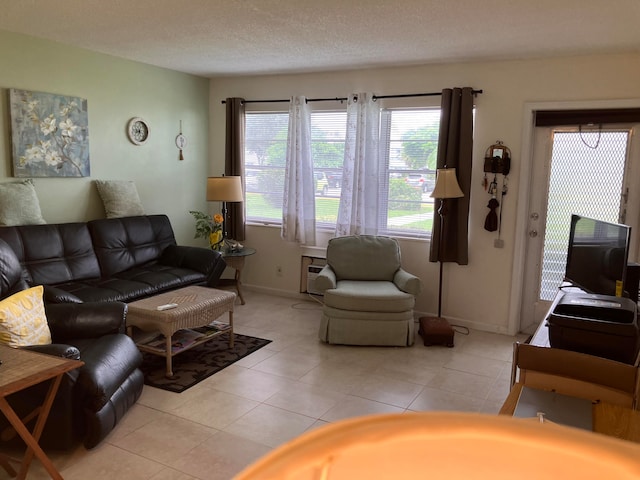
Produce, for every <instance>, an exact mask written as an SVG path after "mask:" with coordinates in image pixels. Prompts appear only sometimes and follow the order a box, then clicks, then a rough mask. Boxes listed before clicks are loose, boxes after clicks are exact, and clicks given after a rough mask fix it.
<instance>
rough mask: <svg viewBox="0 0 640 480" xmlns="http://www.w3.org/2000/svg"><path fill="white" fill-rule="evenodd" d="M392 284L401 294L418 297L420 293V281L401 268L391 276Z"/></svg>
mask: <svg viewBox="0 0 640 480" xmlns="http://www.w3.org/2000/svg"><path fill="white" fill-rule="evenodd" d="M393 283H394V284H395V285H396V287H398V288H399V289H400V290H402V291H403V292H407V293H410V294H412V295H413V296H418V295H419V294H420V292H421V291H422V280H420V279H419V278H418V277H416V276H415V275H412V274H411V273H409V272H407V271H405V270H403V269H401V268H400V269H398V271H397V272H396V273H395V275H394V276H393Z"/></svg>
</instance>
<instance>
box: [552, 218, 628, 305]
mask: <svg viewBox="0 0 640 480" xmlns="http://www.w3.org/2000/svg"><path fill="white" fill-rule="evenodd" d="M630 237H631V227H629V226H628V225H621V224H617V223H609V222H604V221H602V220H596V219H593V218H588V217H583V216H581V215H575V214H573V215H571V229H570V231H569V248H568V252H567V269H566V271H565V277H564V280H565V282H569V283H570V284H572V285H574V286H576V287H579V288H580V289H582V290H584V291H586V292H587V293H594V294H598V295H612V296H613V295H615V296H619V297H621V296H624V280H625V275H626V269H627V259H628V256H629V239H630Z"/></svg>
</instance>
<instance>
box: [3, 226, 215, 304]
mask: <svg viewBox="0 0 640 480" xmlns="http://www.w3.org/2000/svg"><path fill="white" fill-rule="evenodd" d="M0 239H1V240H4V241H5V242H6V243H7V244H8V245H9V246H10V247H11V249H12V250H13V251H14V252H15V254H16V255H17V257H18V260H19V262H20V264H21V265H22V266H23V268H24V270H25V274H26V281H27V283H28V284H29V285H44V287H45V298H46V301H47V302H52V303H69V302H75V303H78V302H101V301H121V302H131V301H133V300H138V299H140V298H144V297H148V296H152V295H155V294H157V293H160V292H164V291H168V290H174V289H176V288H180V287H184V286H187V285H204V286H209V287H215V286H216V284H217V282H218V280H219V278H220V276H221V275H222V272H223V271H224V269H225V267H226V264H225V262H224V259H223V258H222V256H221V255H220V253H219V252H215V251H213V250H210V249H207V248H199V247H188V246H178V245H176V240H175V236H174V233H173V229H172V227H171V223H170V221H169V218H168V217H167V216H166V215H146V216H138V217H125V218H111V219H99V220H92V221H90V222H86V223H60V224H46V225H25V226H16V227H0Z"/></svg>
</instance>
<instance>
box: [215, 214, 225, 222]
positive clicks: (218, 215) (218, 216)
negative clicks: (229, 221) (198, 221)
mask: <svg viewBox="0 0 640 480" xmlns="http://www.w3.org/2000/svg"><path fill="white" fill-rule="evenodd" d="M223 220H224V219H223V218H222V215H220V214H219V213H216V214H215V215H214V216H213V221H214V222H216V223H220V224H221V223H222V221H223Z"/></svg>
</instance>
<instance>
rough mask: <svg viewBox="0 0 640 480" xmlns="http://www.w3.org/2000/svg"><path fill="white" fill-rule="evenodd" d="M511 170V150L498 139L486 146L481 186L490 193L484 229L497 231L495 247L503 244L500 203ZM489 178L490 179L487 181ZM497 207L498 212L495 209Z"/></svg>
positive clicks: (505, 190)
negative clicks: (500, 183)
mask: <svg viewBox="0 0 640 480" xmlns="http://www.w3.org/2000/svg"><path fill="white" fill-rule="evenodd" d="M510 170H511V150H509V147H507V146H505V145H503V144H502V142H501V141H500V140H498V141H497V142H496V143H495V144H493V145H491V146H490V147H489V148H487V151H486V153H485V154H484V179H483V180H482V186H483V187H484V189H485V190H486V191H487V193H489V195H491V198H490V199H489V203H488V204H487V208H489V213H488V214H487V218H486V219H485V221H484V229H485V230H487V231H489V232H495V231H496V230H497V231H498V238H497V239H496V240H495V242H494V246H495V247H496V248H501V247H502V246H503V241H502V239H501V238H500V232H501V227H502V203H503V202H504V196H505V195H506V194H507V191H508V189H509V188H508V185H507V183H508V175H509V172H510ZM487 174H493V178H490V177H487ZM498 175H502V187H501V199H500V201H498V198H497V196H498ZM489 180H491V181H489ZM498 209H499V213H498V212H497V210H498Z"/></svg>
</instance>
